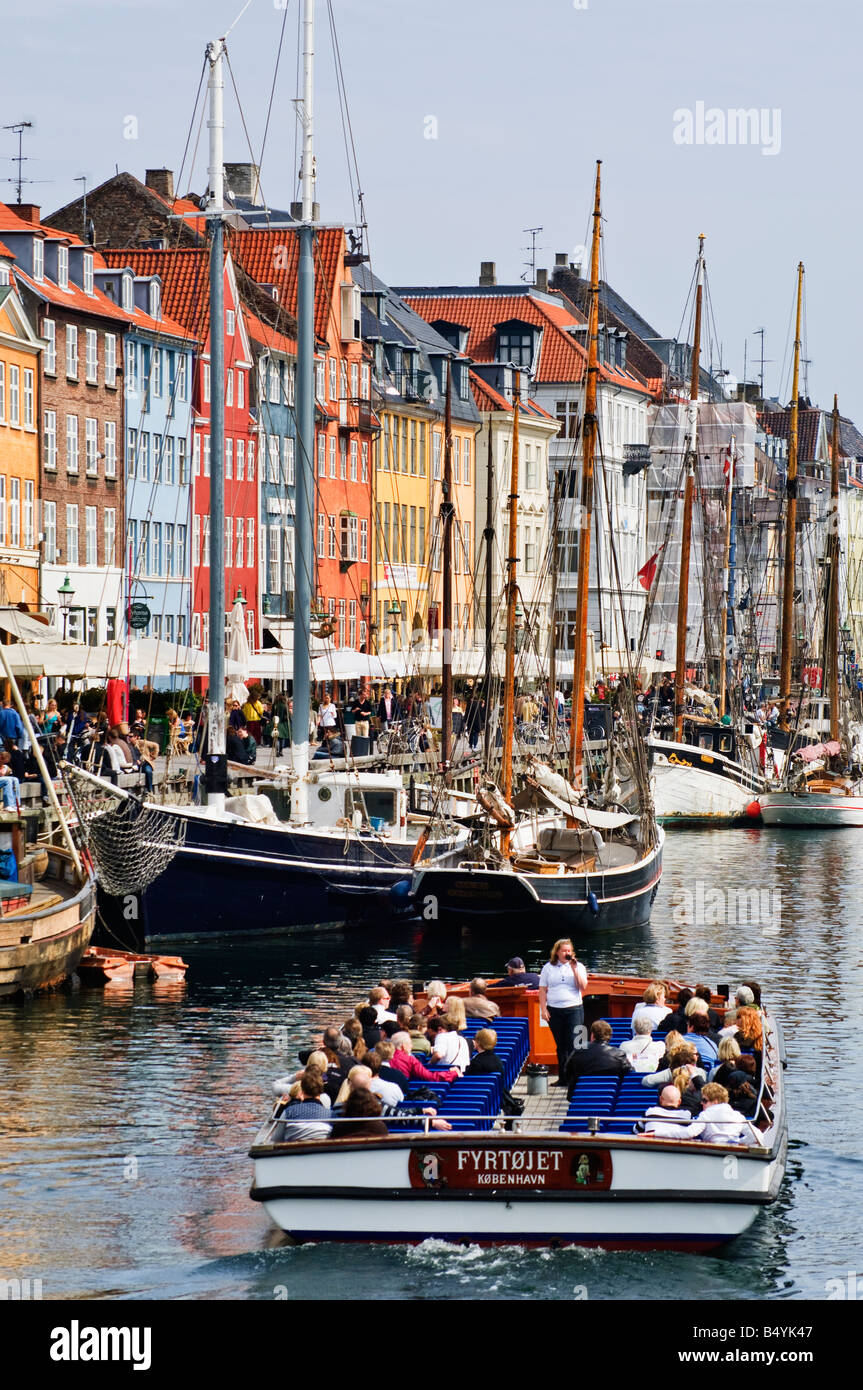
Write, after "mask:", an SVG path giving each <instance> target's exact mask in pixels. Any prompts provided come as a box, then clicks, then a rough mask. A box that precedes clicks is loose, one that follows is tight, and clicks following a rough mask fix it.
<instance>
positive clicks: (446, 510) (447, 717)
mask: <svg viewBox="0 0 863 1390" xmlns="http://www.w3.org/2000/svg"><path fill="white" fill-rule="evenodd" d="M438 515H439V517H440V531H441V551H442V556H441V563H442V565H443V620H442V621H443V626H442V628H441V637H442V639H443V652H442V656H443V670H442V673H441V674H442V676H443V680H442V697H441V721H440V735H441V737H440V751H441V770H442V772H443V774H444V777H446V775H447V773H448V772H449V767H450V762H451V759H452V751H451V750H452V647H453V631H452V523H453V517H454V516H455V505H454V503H453V500H452V358H449V360H448V361H447V364H446V402H445V406H444V443H443V481H442V483H441V503H440V512H439V513H438Z"/></svg>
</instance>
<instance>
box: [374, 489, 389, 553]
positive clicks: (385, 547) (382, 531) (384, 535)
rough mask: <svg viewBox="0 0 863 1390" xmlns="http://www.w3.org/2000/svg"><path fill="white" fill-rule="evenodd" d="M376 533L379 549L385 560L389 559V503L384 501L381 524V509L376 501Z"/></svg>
mask: <svg viewBox="0 0 863 1390" xmlns="http://www.w3.org/2000/svg"><path fill="white" fill-rule="evenodd" d="M377 520H378V533H379V535H380V550H381V554H382V555H383V556H384V558H385V560H391V559H392V556H391V554H390V504H389V502H384V514H383V526H381V510H380V503H378V518H377Z"/></svg>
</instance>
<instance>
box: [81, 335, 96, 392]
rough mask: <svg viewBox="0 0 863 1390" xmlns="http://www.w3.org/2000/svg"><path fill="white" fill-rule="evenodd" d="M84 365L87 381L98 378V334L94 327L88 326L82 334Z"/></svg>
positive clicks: (93, 380) (94, 380)
mask: <svg viewBox="0 0 863 1390" xmlns="http://www.w3.org/2000/svg"><path fill="white" fill-rule="evenodd" d="M84 341H85V351H86V365H85V371H86V375H87V380H88V381H89V382H91V383H92V382H97V381H98V380H99V335H98V333H97V332H96V330H95V328H88V329H87V330H86V332H85V335H84Z"/></svg>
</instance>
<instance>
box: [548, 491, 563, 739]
mask: <svg viewBox="0 0 863 1390" xmlns="http://www.w3.org/2000/svg"><path fill="white" fill-rule="evenodd" d="M560 480H561V473H560V470H559V469H556V470H555V474H554V502H553V504H552V513H551V542H550V549H551V598H550V601H549V602H550V607H551V651H550V652H549V662H548V737H549V741H550V742H551V756H552V765H553V764H554V757H555V753H556V752H557V705H556V704H555V700H554V696H555V691H556V690H557V566H558V560H559V547H558V530H557V528H558V525H559V522H560Z"/></svg>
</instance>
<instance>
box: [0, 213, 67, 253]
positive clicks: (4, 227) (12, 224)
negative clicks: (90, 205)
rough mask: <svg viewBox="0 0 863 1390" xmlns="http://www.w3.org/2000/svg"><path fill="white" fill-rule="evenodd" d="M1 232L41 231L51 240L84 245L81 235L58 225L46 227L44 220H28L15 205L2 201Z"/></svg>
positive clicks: (0, 214)
mask: <svg viewBox="0 0 863 1390" xmlns="http://www.w3.org/2000/svg"><path fill="white" fill-rule="evenodd" d="M0 232H41V233H42V235H43V236H44V237H46V238H47V239H48V240H50V241H65V242H67V243H68V245H69V246H83V245H84V243H83V242H82V240H81V238H80V237H77V236H73V235H72V233H71V232H60V231H58V230H57V228H56V227H46V226H45V224H44V222H28V221H27V219H26V218H24V217H19V216H18V214H17V212H16V211H15V209H14V207H9V205H8V204H7V203H0Z"/></svg>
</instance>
